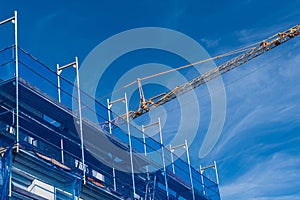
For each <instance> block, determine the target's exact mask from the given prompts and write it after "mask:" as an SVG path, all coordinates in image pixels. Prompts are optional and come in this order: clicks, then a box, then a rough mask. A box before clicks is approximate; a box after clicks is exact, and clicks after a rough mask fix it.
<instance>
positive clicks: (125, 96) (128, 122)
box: [124, 92, 136, 198]
mask: <svg viewBox="0 0 300 200" xmlns="http://www.w3.org/2000/svg"><path fill="white" fill-rule="evenodd" d="M124 99H125V106H126V121H127V132H128V143H129V153H130V165H131V177H132V189H133V198H135V194H136V193H135V180H134V179H135V178H134V168H133V154H132V144H131V133H130V118H129V109H128V100H127V94H126V92H125V95H124Z"/></svg>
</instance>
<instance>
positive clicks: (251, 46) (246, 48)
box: [98, 34, 277, 101]
mask: <svg viewBox="0 0 300 200" xmlns="http://www.w3.org/2000/svg"><path fill="white" fill-rule="evenodd" d="M276 35H277V34H275V35H273V36H271V37H269V38H267V39H266V40H269V39H271V38H273V37H275V36H276ZM260 43H261V41H260V42H255V43H253V44H250V45H247V46H245V47H242V48H239V49H236V50H233V51H230V52H227V53H224V54H221V55H218V56H214V57H212V58H208V59H204V60H200V61H197V62H194V63H190V64H187V65H183V66H180V67H177V68H174V69H170V70H167V71H163V72H159V73H156V74H152V75H149V76H145V77H143V78H139V81H142V80H147V79H150V78H154V77H157V76H161V75H164V74H168V73H170V72H174V71H178V70H181V69H185V68H189V67H192V66H194V65H199V64H202V63H205V62H208V61H212V60H216V59H220V58H223V57H227V56H231V55H234V54H238V53H242V52H245V51H248V50H250V49H251V48H253V46H254V45H257V44H260ZM137 82H138V80H135V81H132V82H131V83H128V84H127V85H125V86H123V87H120V88H118V89H116V90H114V91H113V92H110V93H108V94H106V95H104V96H102V97H101V98H99V99H98V101H100V100H102V99H104V98H106V97H108V96H109V95H111V94H113V93H117V92H119V91H121V90H124V89H126V88H128V87H130V86H132V85H134V84H135V83H137Z"/></svg>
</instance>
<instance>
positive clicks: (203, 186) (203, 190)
mask: <svg viewBox="0 0 300 200" xmlns="http://www.w3.org/2000/svg"><path fill="white" fill-rule="evenodd" d="M200 175H201V183H202V193H203V195H204V196H205V195H206V193H205V185H204V178H203V170H202V166H201V165H200Z"/></svg>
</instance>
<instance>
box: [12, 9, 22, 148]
mask: <svg viewBox="0 0 300 200" xmlns="http://www.w3.org/2000/svg"><path fill="white" fill-rule="evenodd" d="M14 14H15V16H14V20H13V22H14V24H15V58H16V140H17V152H19V142H20V141H19V140H20V133H19V51H18V48H19V47H18V13H17V11H15V13H14Z"/></svg>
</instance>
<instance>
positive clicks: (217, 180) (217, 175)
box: [214, 161, 219, 185]
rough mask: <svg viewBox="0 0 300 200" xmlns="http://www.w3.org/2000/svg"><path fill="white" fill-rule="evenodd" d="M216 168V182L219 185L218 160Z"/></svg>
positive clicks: (215, 163)
mask: <svg viewBox="0 0 300 200" xmlns="http://www.w3.org/2000/svg"><path fill="white" fill-rule="evenodd" d="M214 168H215V172H216V183H217V185H219V174H218V168H217V162H216V161H214Z"/></svg>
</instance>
